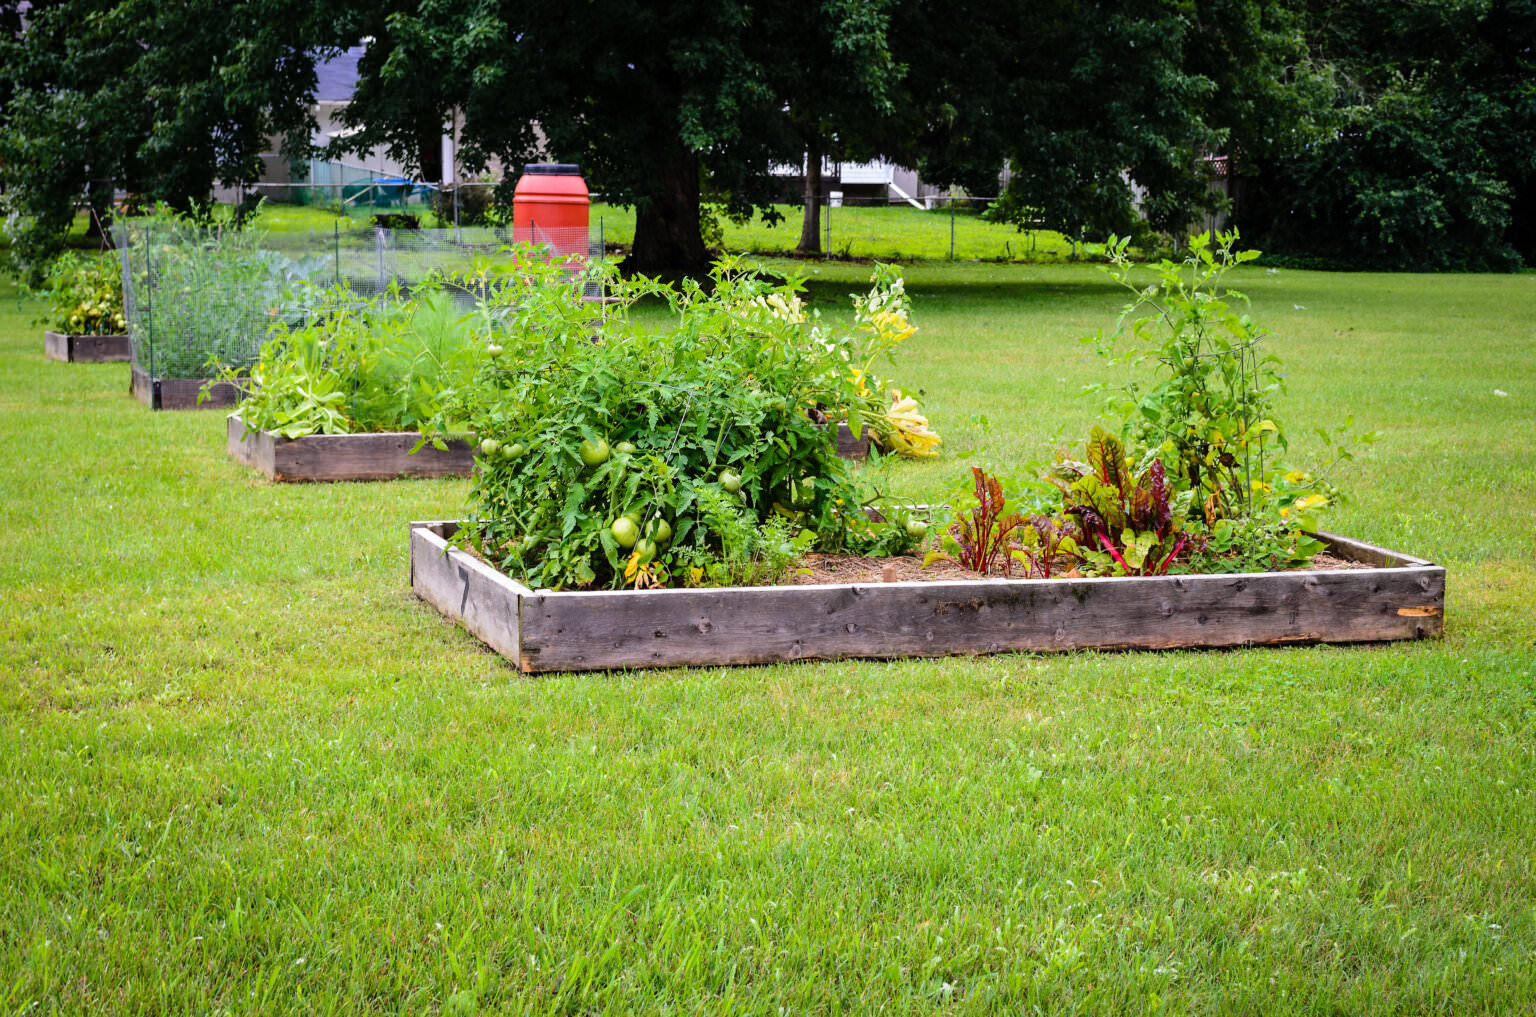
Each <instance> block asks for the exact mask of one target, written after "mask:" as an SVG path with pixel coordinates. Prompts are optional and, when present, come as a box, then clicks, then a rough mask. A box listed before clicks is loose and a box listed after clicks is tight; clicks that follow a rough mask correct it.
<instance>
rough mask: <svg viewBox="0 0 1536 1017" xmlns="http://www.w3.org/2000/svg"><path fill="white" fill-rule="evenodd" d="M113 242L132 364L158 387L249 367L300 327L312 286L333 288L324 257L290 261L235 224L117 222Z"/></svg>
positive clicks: (167, 219)
mask: <svg viewBox="0 0 1536 1017" xmlns="http://www.w3.org/2000/svg"><path fill="white" fill-rule="evenodd" d="M116 236H117V239H118V246H119V248H122V249H126V260H125V264H126V266H127V267H126V270H125V281H126V284H127V285H128V286H129V287H130V288H131V293H130V294H129V295H128V296H129V299H128V301H127V304H128V314H127V319H128V328H129V334H130V336H131V337H132V340H133V351H134V362H135V363H136V364H138V365H139V366H140V367H142V368H144V369H145V370H147V371H148V372H149V373H151V374H153V375H155V376H157V377H162V378H201V377H210V376H212V375H214V374H216V373H218V372H219V371H220V370H222V369H223V368H226V367H232V368H236V369H240V368H244V367H246V366H248V365H250V364H251V363H252V362H253V361H254V360H255V359H256V358H257V356H258V355H259V353H260V350H261V346H262V343H263V342H264V341H265V338H266V335H267V333H268V331H269V329H271V328H272V327H274V326H281V325H288V326H290V327H293V326H297V325H299V324H301V323H302V322H303V321H304V320H305V318H306V317H307V315H308V314H309V311H308V309H307V305H308V304H309V302H310V301H311V300H312V292H311V291H312V289H313V287H314V286H316V285H324V284H327V283H330V282H332V281H334V279H335V265H334V264H333V263H332V261H331V259H330V258H329V257H328V256H325V255H315V256H310V257H304V258H289V257H287V256H285V255H283V254H281V253H279V252H277V251H272V250H266V249H264V248H263V234H261V233H260V232H258V231H255V230H241V229H237V228H236V227H235V225H234V224H232V223H220V224H219V225H216V226H214V227H211V228H205V227H203V226H200V225H197V224H195V223H190V222H186V221H184V220H180V219H177V218H175V217H173V216H170V215H168V214H161V215H157V216H154V217H151V218H147V219H144V220H136V221H132V222H127V223H119V224H118V226H117V227H116Z"/></svg>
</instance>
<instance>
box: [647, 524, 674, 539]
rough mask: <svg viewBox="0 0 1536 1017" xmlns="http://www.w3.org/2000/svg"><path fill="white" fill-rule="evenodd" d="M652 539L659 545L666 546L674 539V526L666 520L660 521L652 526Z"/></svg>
mask: <svg viewBox="0 0 1536 1017" xmlns="http://www.w3.org/2000/svg"><path fill="white" fill-rule="evenodd" d="M650 530H651V534H650V536H651V539H652V540H654V541H656V543H658V544H665V543H666V542H667V541H669V540H671V539H672V526H671V524H670V523H668V522H667V521H666V520H665V519H658V520H656V522H654V523H653V524H651V527H650Z"/></svg>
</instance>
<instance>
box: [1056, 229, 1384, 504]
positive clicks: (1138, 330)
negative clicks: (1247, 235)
mask: <svg viewBox="0 0 1536 1017" xmlns="http://www.w3.org/2000/svg"><path fill="white" fill-rule="evenodd" d="M1237 240H1238V234H1237V232H1236V231H1232V232H1229V233H1218V234H1216V235H1215V236H1214V237H1213V236H1212V235H1211V234H1209V233H1205V234H1199V235H1197V236H1194V237H1192V238H1190V241H1189V245H1188V254H1187V255H1186V257H1185V258H1184V259H1183V261H1181V262H1178V263H1175V262H1172V261H1168V260H1166V259H1165V260H1163V261H1161V262H1159V263H1158V264H1157V265H1156V266H1154V268H1153V272H1154V273H1155V281H1154V282H1152V283H1151V284H1147V285H1143V284H1141V283H1139V282H1138V281H1137V279H1136V278H1135V276H1136V273H1137V269H1136V268H1135V266H1133V265H1132V264H1131V262H1130V260H1129V258H1128V256H1127V254H1126V250H1127V242H1126V241H1125V240H1122V239H1116V238H1111V240H1110V243H1109V244H1108V246H1107V247H1106V248H1105V249H1104V250H1105V252H1106V253H1107V255H1108V257H1109V261H1110V264H1109V266H1108V267H1107V269H1106V271H1107V272H1108V273H1109V275H1110V277H1111V278H1113V279H1114V280H1115V281H1116V282H1118V283H1120V284H1121V285H1122V286H1124V287H1125V288H1127V289H1128V290H1130V291H1131V293H1132V294H1133V295H1134V298H1133V299H1132V301H1131V302H1130V303H1129V304H1127V305H1126V307H1125V308H1124V310H1123V311H1122V312H1121V314H1120V317H1119V320H1118V322H1117V324H1116V327H1115V329H1114V331H1113V332H1112V333H1111V334H1109V335H1108V336H1106V335H1104V333H1103V332H1102V331H1101V332H1099V333H1098V334H1096V335H1093V336H1089V337H1087V338H1085V339H1084V340H1083V341H1084V342H1088V343H1093V344H1094V345H1095V346H1096V348H1097V349H1098V352H1099V353H1100V355H1101V356H1103V357H1104V358H1105V359H1106V360H1107V361H1108V362H1109V363H1111V364H1114V365H1120V366H1125V367H1127V368H1129V369H1131V371H1132V373H1131V375H1130V377H1129V378H1128V380H1127V381H1126V382H1125V383H1124V384H1123V385H1122V386H1121V387H1119V388H1111V387H1109V386H1104V385H1098V386H1093V387H1092V388H1091V391H1099V392H1104V393H1106V400H1105V405H1106V408H1107V409H1108V410H1110V411H1111V412H1112V413H1114V414H1116V415H1118V416H1120V417H1121V418H1122V420H1123V421H1124V422H1123V424H1122V426H1121V428H1120V436H1121V438H1122V439H1123V440H1124V442H1125V444H1126V445H1127V446H1128V447H1129V448H1131V449H1132V450H1135V451H1134V454H1135V456H1136V458H1137V459H1138V460H1139V462H1140V464H1141V465H1140V467H1139V468H1140V469H1143V470H1144V469H1146V468H1147V466H1148V465H1149V464H1150V463H1151V461H1152V460H1153V459H1157V460H1159V461H1161V462H1162V463H1163V464H1164V465H1165V467H1166V469H1167V474H1168V478H1169V482H1170V483H1171V484H1172V485H1173V487H1174V488H1175V489H1176V490H1178V491H1189V492H1191V493H1192V494H1193V505H1192V511H1194V512H1195V513H1197V514H1198V515H1199V516H1200V517H1201V518H1203V519H1204V521H1205V523H1206V525H1207V526H1214V525H1215V523H1216V522H1217V521H1218V520H1221V519H1241V518H1250V517H1255V518H1256V517H1265V518H1268V517H1273V516H1276V515H1283V516H1287V517H1289V516H1293V515H1299V514H1303V513H1309V512H1312V511H1315V510H1316V509H1318V508H1321V507H1322V506H1324V505H1326V504H1328V503H1329V502H1330V501H1333V500H1336V499H1337V498H1338V497H1339V493H1338V492H1337V490H1336V489H1334V488H1333V487H1332V486H1331V485H1330V484H1329V483H1327V481H1326V480H1324V479H1323V478H1322V476H1321V475H1320V474H1314V473H1308V472H1304V471H1301V470H1297V469H1295V468H1293V467H1291V466H1289V465H1287V464H1286V462H1285V461H1284V454H1285V452H1286V450H1287V448H1288V446H1289V442H1288V440H1287V437H1286V433H1285V430H1284V428H1283V427H1282V426H1281V425H1280V423H1279V422H1278V420H1277V418H1276V414H1275V412H1274V408H1273V394H1274V393H1275V392H1277V391H1281V390H1283V387H1284V378H1283V376H1282V374H1281V373H1280V360H1279V358H1278V357H1276V356H1274V355H1273V354H1263V353H1262V352H1261V345H1262V343H1263V340H1264V339H1265V337H1266V336H1267V335H1268V333H1267V331H1266V330H1265V329H1263V328H1262V327H1261V326H1259V325H1258V324H1256V323H1255V322H1254V321H1253V319H1252V318H1251V317H1249V315H1248V314H1247V313H1245V312H1244V311H1243V308H1244V307H1246V305H1247V298H1246V297H1245V296H1244V295H1243V294H1242V293H1239V292H1237V291H1234V290H1231V289H1230V288H1228V287H1227V286H1226V285H1225V283H1224V282H1223V278H1224V276H1225V275H1226V274H1227V273H1228V272H1229V271H1230V270H1231V269H1233V268H1234V267H1236V266H1238V265H1240V264H1243V263H1244V262H1248V261H1252V260H1253V259H1254V258H1257V257H1258V255H1259V252H1257V251H1237V250H1234V246H1235V244H1236V242H1237ZM1149 360H1151V361H1152V362H1153V363H1155V364H1156V365H1157V370H1156V372H1155V376H1154V378H1153V379H1152V380H1151V381H1150V382H1149V381H1147V380H1146V379H1145V378H1144V377H1142V376H1141V374H1140V373H1139V372H1137V370H1136V369H1138V368H1140V367H1141V366H1142V365H1143V364H1145V363H1146V362H1147V361H1149ZM1350 426H1351V422H1349V421H1346V422H1345V424H1344V425H1343V426H1341V427H1337V428H1334V429H1333V430H1328V429H1324V428H1319V429H1317V433H1318V434H1319V435H1320V436H1321V437H1322V439H1323V440H1324V442H1325V443H1327V444H1328V445H1329V446H1330V456H1329V459H1328V460H1327V461H1326V462H1325V463H1324V464H1323V467H1322V469H1326V468H1327V467H1329V466H1331V465H1333V464H1335V463H1337V462H1340V461H1342V460H1346V459H1349V458H1350V457H1351V455H1352V452H1351V447H1352V445H1353V444H1354V443H1355V442H1370V441H1374V440H1375V438H1376V436H1375V435H1374V434H1364V435H1359V436H1355V437H1350V436H1349V435H1348V433H1347V431H1348V428H1349V427H1350Z"/></svg>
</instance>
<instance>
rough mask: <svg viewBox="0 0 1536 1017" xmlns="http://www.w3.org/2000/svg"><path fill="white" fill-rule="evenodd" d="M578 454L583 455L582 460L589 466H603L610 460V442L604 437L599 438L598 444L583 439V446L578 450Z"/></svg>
mask: <svg viewBox="0 0 1536 1017" xmlns="http://www.w3.org/2000/svg"><path fill="white" fill-rule="evenodd" d="M577 454H578V455H580V456H581V461H582V462H584V463H586V464H587V465H588V466H601V465H602V464H603V463H606V462H607V461H608V454H609V449H608V442H607V440H606V439H603V438H599V439H598V440H597V442H596V444H594V443H592V442H590V441H583V442H582V443H581V448H579V449H578V450H577Z"/></svg>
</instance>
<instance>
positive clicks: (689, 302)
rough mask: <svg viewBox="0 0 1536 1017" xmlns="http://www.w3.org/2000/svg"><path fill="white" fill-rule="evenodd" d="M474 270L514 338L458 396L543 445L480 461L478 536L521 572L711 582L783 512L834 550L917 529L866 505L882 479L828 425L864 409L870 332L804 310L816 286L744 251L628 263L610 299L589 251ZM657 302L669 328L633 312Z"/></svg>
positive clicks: (473, 422) (890, 542) (497, 333)
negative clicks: (643, 275) (677, 266)
mask: <svg viewBox="0 0 1536 1017" xmlns="http://www.w3.org/2000/svg"><path fill="white" fill-rule="evenodd" d="M456 282H457V283H458V284H459V285H461V286H464V287H465V288H466V289H472V290H473V291H474V292H477V293H481V294H483V297H482V299H481V301H480V304H479V307H478V309H477V311H476V312H475V315H474V321H475V322H476V327H477V328H478V329H480V330H481V331H482V332H483V334H484V335H485V337H486V341H487V342H490V343H494V344H496V345H497V346H500V347H501V348H502V353H501V355H500V356H498V357H495V358H486V359H485V360H484V361H483V363H482V364H481V367H480V369H479V373H478V375H477V376H476V382H475V384H474V385H472V386H469V387H466V388H465V389H464V390H463V391H462V392H461V393H459V394H458V401H457V403H456V407H457V410H458V412H459V414H460V415H461V416H462V417H463V418H464V419H465V420H466V421H467V422H468V424H469V426H470V427H471V429H472V430H474V432H475V433H476V434H479V435H481V436H482V437H484V438H488V439H492V440H495V441H498V442H500V443H501V444H502V447H505V446H506V445H507V444H509V443H516V444H517V445H521V446H523V447H524V448H525V449H527V451H526V453H525V454H524V455H523V456H522V457H521V458H519V459H518V460H517V461H515V462H507V461H505V460H503V459H501V458H500V457H489V456H482V457H481V464H480V470H479V471H478V473H477V476H476V480H475V484H474V488H473V490H472V493H471V504H470V511H469V521H468V523H467V525H466V526H465V528H464V529H463V530H462V531H461V533H462V534H463V539H464V540H466V541H469V542H472V543H473V544H474V545H475V546H476V548H477V549H478V550H479V551H480V552H481V553H482V554H484V555H485V556H486V557H488V558H490V559H491V560H493V561H496V562H497V563H498V564H500V565H502V567H503V568H505V569H507V570H508V571H509V572H511V573H513V574H515V575H518V576H521V577H522V578H524V579H525V581H527V582H530V583H532V584H534V585H536V586H548V587H568V586H607V587H619V586H623V585H626V584H634V583H647V584H657V583H679V582H704V581H712V577H718V576H720V575H723V574H726V573H732V572H733V569H726V570H725V572H724V573H722V572H721V571H720V570H719V569H716V568H714V567H713V565H714V564H718V563H719V562H721V561H724V560H725V559H726V558H727V557H730V556H735V557H734V558H733V560H736V561H737V562H738V566H739V565H740V559H741V556H742V555H743V554H745V555H747V557H748V558H750V557H751V555H753V554H758V553H761V554H768V553H769V548H770V546H773V547H777V546H780V545H779V544H776V543H774V541H771V540H765V542H757V541H756V540H755V538H753V539H738V537H739V533H738V531H740V532H750V533H756V534H761V533H764V532H765V531H764V527H770V526H771V527H772V528H773V529H774V531H775V532H776V533H779V534H780V536H782V535H783V532H787V533H788V534H789V537H788V538H785V539H791V540H797V539H800V537H799V535H800V534H802V533H803V534H807V535H808V536H807V537H805V538H804V541H805V542H806V546H814V547H817V548H821V549H825V550H842V549H849V550H865V549H868V548H872V547H875V546H877V545H878V546H881V547H884V548H887V549H901V548H903V547H910V546H911V545H912V544H913V543H914V542H915V541H914V539H913V538H912V537H910V536H909V535H908V534H907V531H906V529H905V527H904V526H901V527H893V526H891V525H889V524H884V523H875V522H871V521H870V520H869V519H868V518H867V517H866V515H865V513H864V512H863V508H864V506H865V505H866V504H867V503H869V502H871V501H872V500H873V499H874V494H873V493H872V492H870V491H868V490H866V489H865V488H864V487H863V486H862V485H861V484H860V483H858V482H857V481H856V479H855V477H854V475H853V473H852V472H851V467H850V466H849V464H848V463H846V462H845V461H844V460H842V459H839V458H838V457H837V453H836V444H835V433H834V432H832V431H830V430H829V429H827V428H825V427H821V426H818V424H817V422H816V420H813V414H814V415H816V416H819V417H820V418H821V419H823V420H825V419H828V418H829V416H830V417H833V418H835V415H836V414H837V413H838V412H839V410H840V409H842V410H848V409H851V410H853V411H854V412H857V407H858V406H859V404H860V399H861V398H862V396H861V393H860V390H859V380H858V378H857V377H856V376H855V372H854V370H853V369H851V368H850V364H853V363H854V360H853V356H852V355H853V352H854V351H856V350H859V349H866V350H867V349H868V343H867V337H865V338H864V339H860V338H859V337H857V336H851V335H848V334H840V333H836V332H834V331H833V330H831V329H829V328H827V327H825V326H822V325H820V324H819V323H816V322H814V321H812V320H811V319H810V318H809V317H808V316H805V315H800V314H792V313H785V309H787V308H794V307H796V306H797V304H798V300H799V298H798V296H797V289H798V283H796V282H793V281H792V282H790V283H787V284H782V285H771V284H769V283H767V282H764V281H762V280H761V279H758V278H757V277H755V276H754V275H752V274H750V273H748V272H746V271H744V270H742V269H741V268H740V267H739V266H738V265H736V264H734V263H729V262H728V263H725V264H723V265H722V266H721V267H720V268H718V269H717V271H716V272H715V274H714V277H713V279H712V280H711V284H712V285H710V286H708V287H705V286H700V285H698V284H695V283H692V282H684V283H683V284H681V285H680V286H679V287H677V288H675V289H674V288H671V287H668V286H664V285H662V284H660V283H658V282H655V281H652V280H645V279H636V280H618V279H615V278H612V277H609V278H606V279H604V285H605V287H606V290H607V292H608V293H609V294H610V301H611V302H610V303H607V304H593V303H588V302H584V301H583V300H582V285H581V283H582V280H581V279H580V278H577V277H573V276H572V273H571V268H570V266H568V265H563V264H559V263H552V262H550V261H548V260H547V259H545V258H544V257H542V256H540V255H537V254H535V253H533V252H526V251H524V252H515V253H514V254H513V255H512V256H511V258H510V259H509V260H506V261H503V262H500V263H496V264H492V263H489V262H487V263H483V264H480V265H477V266H476V267H475V268H474V269H472V270H471V271H470V272H469V273H466V274H465V275H464V276H462V277H460V278H459V279H457V280H456ZM877 285H878V284H877ZM642 298H649V299H651V300H660V301H663V302H665V304H666V307H667V308H668V310H669V311H670V312H671V317H670V324H669V325H668V326H667V327H664V328H647V327H642V325H640V324H639V323H638V322H637V320H636V319H635V318H633V317H632V316H631V314H630V311H631V309H632V308H633V306H634V304H635V303H636V302H637V301H638V300H640V299H642ZM861 343H862V344H863V345H862V346H861V345H860V344H861ZM706 506H707V507H708V511H706V510H705V507H706ZM727 531H729V532H730V533H731V534H733V535H736V536H733V537H732V542H731V544H730V546H727V540H726V535H727ZM631 538H633V539H631ZM775 539H776V540H777V539H778V538H775ZM743 548H757V550H756V551H752V550H747V551H743V550H742V549H743ZM733 568H734V574H740V573H742V571H743V569H742V568H740V567H733ZM747 571H750V570H747Z"/></svg>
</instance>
